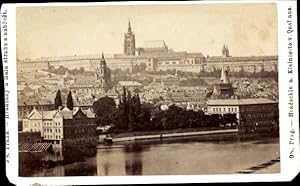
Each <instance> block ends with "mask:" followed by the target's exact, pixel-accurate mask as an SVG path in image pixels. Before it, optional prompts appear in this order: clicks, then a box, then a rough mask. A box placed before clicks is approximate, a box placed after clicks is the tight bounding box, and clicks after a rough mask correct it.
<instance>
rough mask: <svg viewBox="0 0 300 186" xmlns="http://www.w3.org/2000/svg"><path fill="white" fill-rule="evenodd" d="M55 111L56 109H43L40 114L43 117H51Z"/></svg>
mask: <svg viewBox="0 0 300 186" xmlns="http://www.w3.org/2000/svg"><path fill="white" fill-rule="evenodd" d="M56 112H57V111H56V110H51V111H43V112H42V114H43V118H44V119H52V118H53V116H54V114H55V113H56Z"/></svg>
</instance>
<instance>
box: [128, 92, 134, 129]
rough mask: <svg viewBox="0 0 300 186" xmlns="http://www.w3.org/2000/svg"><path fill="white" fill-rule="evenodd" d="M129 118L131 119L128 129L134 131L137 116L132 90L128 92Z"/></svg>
mask: <svg viewBox="0 0 300 186" xmlns="http://www.w3.org/2000/svg"><path fill="white" fill-rule="evenodd" d="M128 120H129V123H128V129H129V130H130V131H132V130H133V129H134V128H135V126H134V124H135V123H134V120H135V116H134V108H133V101H132V98H131V94H130V91H129V92H128Z"/></svg>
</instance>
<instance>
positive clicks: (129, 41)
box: [124, 21, 135, 56]
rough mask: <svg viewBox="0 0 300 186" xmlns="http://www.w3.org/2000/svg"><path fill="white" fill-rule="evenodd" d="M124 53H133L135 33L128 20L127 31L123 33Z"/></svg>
mask: <svg viewBox="0 0 300 186" xmlns="http://www.w3.org/2000/svg"><path fill="white" fill-rule="evenodd" d="M124 54H125V55H131V56H133V55H135V35H134V33H133V32H132V30H131V25H130V21H129V22H128V31H127V33H125V34H124Z"/></svg>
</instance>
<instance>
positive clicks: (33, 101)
mask: <svg viewBox="0 0 300 186" xmlns="http://www.w3.org/2000/svg"><path fill="white" fill-rule="evenodd" d="M52 104H53V100H50V99H37V98H32V99H28V100H21V99H20V100H18V106H26V105H52Z"/></svg>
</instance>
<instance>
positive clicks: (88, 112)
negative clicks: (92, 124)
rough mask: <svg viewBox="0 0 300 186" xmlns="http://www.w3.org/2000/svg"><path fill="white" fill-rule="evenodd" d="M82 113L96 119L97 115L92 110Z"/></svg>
mask: <svg viewBox="0 0 300 186" xmlns="http://www.w3.org/2000/svg"><path fill="white" fill-rule="evenodd" d="M82 112H83V113H84V114H85V115H86V117H88V118H95V113H94V112H93V111H92V110H91V109H87V110H82Z"/></svg>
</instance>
